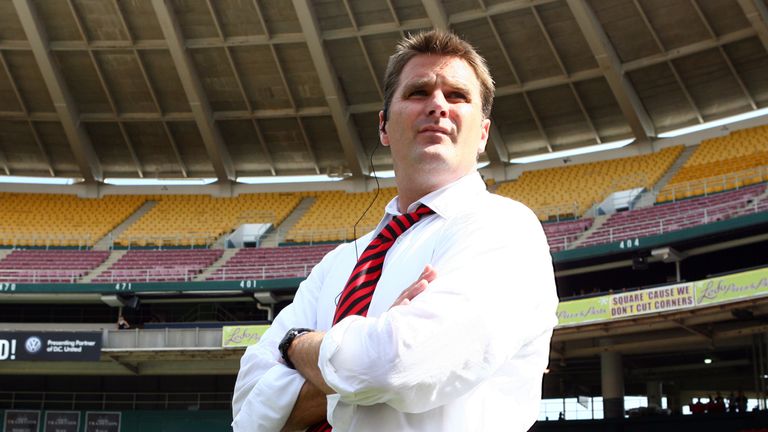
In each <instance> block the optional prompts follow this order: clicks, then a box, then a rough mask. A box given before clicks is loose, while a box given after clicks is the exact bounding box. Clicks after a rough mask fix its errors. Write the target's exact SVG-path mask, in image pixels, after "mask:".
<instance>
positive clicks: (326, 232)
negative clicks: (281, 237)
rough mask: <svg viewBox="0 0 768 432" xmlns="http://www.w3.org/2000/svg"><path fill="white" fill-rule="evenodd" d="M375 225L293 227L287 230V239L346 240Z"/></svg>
mask: <svg viewBox="0 0 768 432" xmlns="http://www.w3.org/2000/svg"><path fill="white" fill-rule="evenodd" d="M376 226H377V225H359V226H358V227H357V228H356V229H354V230H353V229H352V227H343V228H328V229H318V228H294V229H292V230H290V231H289V232H288V237H287V240H292V241H295V242H299V243H309V244H314V243H324V242H330V241H340V242H348V241H352V240H354V239H355V238H357V237H360V236H362V235H363V234H366V233H368V232H370V231H373V230H374V229H376Z"/></svg>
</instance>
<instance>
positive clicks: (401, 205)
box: [395, 171, 474, 214]
mask: <svg viewBox="0 0 768 432" xmlns="http://www.w3.org/2000/svg"><path fill="white" fill-rule="evenodd" d="M472 172H474V171H470V172H468V173H465V174H463V175H461V176H459V177H456V178H453V179H448V180H443V181H441V182H435V183H431V184H424V183H419V182H415V181H409V180H408V179H404V178H402V177H399V178H396V179H395V181H396V183H397V209H398V210H399V211H400V213H403V214H405V213H408V207H410V206H411V204H413V203H415V202H416V201H418V200H419V199H421V198H422V197H424V196H426V195H428V194H430V193H432V192H434V191H436V190H438V189H442V188H444V187H445V186H448V185H449V184H451V183H453V182H455V181H457V180H459V179H461V178H464V177H465V176H467V175H469V174H471V173H472Z"/></svg>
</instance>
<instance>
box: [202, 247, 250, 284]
mask: <svg viewBox="0 0 768 432" xmlns="http://www.w3.org/2000/svg"><path fill="white" fill-rule="evenodd" d="M237 251H239V249H224V253H223V254H221V257H220V258H219V259H217V260H216V261H215V262H214V263H213V264H211V265H210V266H209V267H208V268H207V269H205V270H204V271H203V272H202V273H200V274H199V275H197V276H195V278H194V279H193V280H195V281H203V280H205V278H207V277H208V276H210V275H211V274H212V273H213V272H215V271H216V270H218V269H219V268H220V267H221V266H223V265H224V264H226V263H227V261H229V259H230V258H232V257H233V256H235V254H236V253H237Z"/></svg>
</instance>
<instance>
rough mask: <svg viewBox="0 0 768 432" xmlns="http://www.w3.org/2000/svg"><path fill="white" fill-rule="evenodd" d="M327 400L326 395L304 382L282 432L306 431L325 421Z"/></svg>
mask: <svg viewBox="0 0 768 432" xmlns="http://www.w3.org/2000/svg"><path fill="white" fill-rule="evenodd" d="M326 404H327V399H326V397H325V393H323V392H322V391H320V389H318V388H317V387H315V385H314V384H312V383H311V382H309V381H306V382H304V385H303V386H302V387H301V391H300V392H299V398H298V399H297V400H296V404H295V405H294V406H293V410H292V411H291V414H290V415H289V416H288V421H286V423H285V426H283V429H282V430H281V432H292V431H297V430H304V429H306V428H308V427H309V426H311V425H313V424H315V423H319V422H321V421H323V420H325V417H326V414H325V411H326Z"/></svg>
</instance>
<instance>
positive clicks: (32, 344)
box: [24, 336, 43, 354]
mask: <svg viewBox="0 0 768 432" xmlns="http://www.w3.org/2000/svg"><path fill="white" fill-rule="evenodd" d="M42 347H43V341H41V340H40V338H39V337H37V336H30V337H29V338H27V342H26V343H24V348H25V349H26V350H27V352H28V353H30V354H35V353H37V352H38V351H40V348H42Z"/></svg>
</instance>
